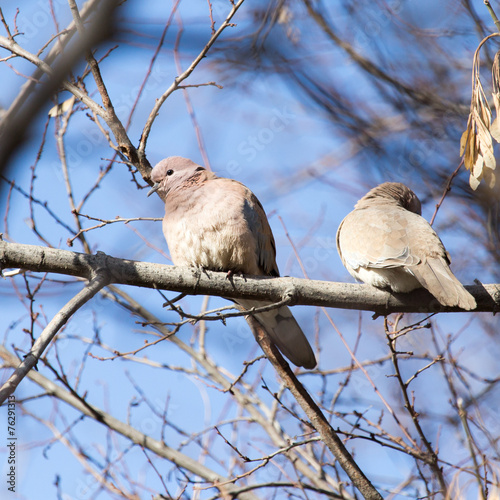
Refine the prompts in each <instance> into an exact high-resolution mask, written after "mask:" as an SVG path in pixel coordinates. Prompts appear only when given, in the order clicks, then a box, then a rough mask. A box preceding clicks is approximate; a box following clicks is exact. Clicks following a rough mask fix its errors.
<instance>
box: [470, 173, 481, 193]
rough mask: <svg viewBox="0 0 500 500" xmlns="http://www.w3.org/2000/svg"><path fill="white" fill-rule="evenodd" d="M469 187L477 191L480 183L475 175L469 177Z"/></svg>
mask: <svg viewBox="0 0 500 500" xmlns="http://www.w3.org/2000/svg"><path fill="white" fill-rule="evenodd" d="M469 186H470V187H471V189H472V190H473V191H475V190H476V189H477V188H478V186H479V181H478V180H477V179H476V178H475V177H474V176H473V175H471V176H470V177H469Z"/></svg>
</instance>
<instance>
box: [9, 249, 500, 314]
mask: <svg viewBox="0 0 500 500" xmlns="http://www.w3.org/2000/svg"><path fill="white" fill-rule="evenodd" d="M103 266H104V267H105V268H106V269H107V270H108V271H109V273H110V283H115V284H122V285H132V286H139V287H144V288H158V289H162V290H171V291H175V292H181V293H187V294H190V295H217V296H221V297H227V298H241V299H243V298H245V299H260V300H271V301H274V302H279V301H281V300H283V299H284V298H287V297H291V302H290V304H291V305H310V306H322V307H334V308H339V309H356V310H363V311H373V312H375V313H376V314H378V315H387V314H390V313H394V312H413V313H437V312H460V311H461V312H464V311H462V310H461V309H459V308H457V307H445V306H442V305H441V304H439V303H438V302H437V300H436V299H435V298H434V297H432V295H430V294H429V293H428V292H427V291H426V290H423V289H421V290H415V291H414V292H411V293H406V294H389V293H387V292H384V291H381V290H378V289H376V288H373V287H371V286H369V285H356V284H350V283H334V282H331V281H313V280H305V279H299V278H270V277H266V276H243V277H240V276H233V277H232V278H231V279H227V276H226V273H218V272H212V271H205V270H201V269H195V268H186V267H178V266H167V265H164V264H153V263H149V262H140V261H134V260H125V259H118V258H116V257H111V256H108V255H106V254H104V253H102V252H98V253H97V254H96V255H88V254H82V253H77V252H71V251H69V250H59V249H55V248H47V247H41V246H35V245H24V244H20V243H8V242H6V241H0V269H7V268H21V269H25V270H28V271H35V272H51V273H57V274H65V275H67V276H78V277H80V278H84V279H91V277H92V276H93V273H94V272H97V271H98V270H99V269H101V268H102V267H103ZM466 288H467V290H468V291H469V292H470V293H471V294H472V295H473V296H474V297H475V299H476V301H477V308H476V309H475V310H474V311H475V312H497V311H500V284H492V285H482V284H481V285H475V286H466Z"/></svg>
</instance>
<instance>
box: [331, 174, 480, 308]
mask: <svg viewBox="0 0 500 500" xmlns="http://www.w3.org/2000/svg"><path fill="white" fill-rule="evenodd" d="M420 214H421V205H420V200H419V199H418V198H417V195H416V194H415V193H414V192H413V191H412V190H411V189H409V188H408V187H406V186H405V185H404V184H400V183H398V182H385V183H384V184H380V185H379V186H377V187H375V188H373V189H372V190H371V191H369V192H368V194H366V195H365V196H363V198H361V199H360V200H359V201H358V203H357V204H356V205H355V207H354V210H353V211H352V212H351V213H350V214H348V215H347V217H345V219H344V220H343V221H342V222H341V223H340V226H339V229H338V231H337V250H338V252H339V255H340V258H341V259H342V263H343V264H344V266H345V267H346V269H347V270H348V271H349V273H350V274H351V275H352V276H354V278H356V279H358V280H360V281H363V282H364V283H368V284H369V285H373V286H375V287H377V288H382V289H388V290H392V291H393V292H396V293H398V292H410V291H412V290H414V289H416V288H421V287H423V288H426V289H427V290H428V291H429V292H430V293H431V294H432V295H434V297H435V298H436V299H437V300H438V301H439V302H440V303H441V304H442V305H444V306H452V307H453V306H458V307H461V308H462V309H466V310H470V309H474V308H475V307H476V300H475V299H474V297H473V296H472V295H471V294H470V293H469V292H468V291H467V290H466V289H465V288H464V287H463V286H462V284H461V283H460V281H458V280H457V278H456V277H455V276H454V275H453V273H452V272H451V269H450V267H449V264H450V256H449V255H448V252H447V251H446V249H445V248H444V245H443V243H442V242H441V240H440V239H439V236H438V235H437V234H436V232H435V231H434V229H432V227H431V225H430V224H429V223H428V222H427V221H426V220H425V219H424V218H423V217H421V215H420Z"/></svg>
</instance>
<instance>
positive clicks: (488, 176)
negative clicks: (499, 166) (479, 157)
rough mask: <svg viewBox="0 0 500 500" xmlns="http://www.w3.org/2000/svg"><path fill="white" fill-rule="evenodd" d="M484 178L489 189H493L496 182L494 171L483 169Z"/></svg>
mask: <svg viewBox="0 0 500 500" xmlns="http://www.w3.org/2000/svg"><path fill="white" fill-rule="evenodd" d="M484 180H485V181H486V183H487V184H488V187H489V188H490V189H493V188H494V187H495V184H496V180H497V179H496V175H495V172H492V171H491V170H490V169H487V170H485V171H484Z"/></svg>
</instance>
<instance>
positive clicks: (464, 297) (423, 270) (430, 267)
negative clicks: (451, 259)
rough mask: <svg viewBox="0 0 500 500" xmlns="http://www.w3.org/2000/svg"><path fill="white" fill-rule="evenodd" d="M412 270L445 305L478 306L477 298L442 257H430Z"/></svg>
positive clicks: (425, 286) (469, 308)
mask: <svg viewBox="0 0 500 500" xmlns="http://www.w3.org/2000/svg"><path fill="white" fill-rule="evenodd" d="M411 271H412V272H413V274H414V275H415V277H416V278H417V280H418V281H419V282H420V284H421V285H422V286H423V287H424V288H426V289H427V290H429V292H430V293H432V295H434V297H436V299H437V300H438V301H439V302H440V303H441V304H443V305H444V306H450V307H455V306H458V307H461V308H462V309H465V310H467V311H470V310H471V309H475V308H476V305H477V304H476V299H475V298H474V297H473V296H472V295H471V294H470V293H469V292H468V291H467V290H466V289H465V288H464V286H463V285H462V283H460V281H458V279H457V278H456V277H455V275H454V274H453V273H452V272H451V269H450V268H449V267H448V264H447V263H446V262H445V261H444V260H443V259H442V258H428V259H427V260H426V261H425V262H422V263H421V264H419V265H418V266H415V267H412V268H411Z"/></svg>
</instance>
